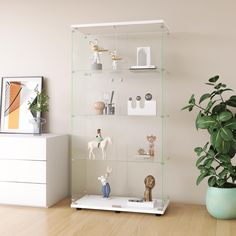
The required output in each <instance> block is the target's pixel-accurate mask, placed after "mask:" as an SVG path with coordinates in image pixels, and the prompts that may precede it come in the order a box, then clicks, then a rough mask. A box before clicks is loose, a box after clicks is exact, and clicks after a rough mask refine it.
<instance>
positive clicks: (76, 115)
mask: <svg viewBox="0 0 236 236" xmlns="http://www.w3.org/2000/svg"><path fill="white" fill-rule="evenodd" d="M71 117H72V118H73V119H76V118H78V119H79V118H87V117H88V118H89V117H90V118H98V119H113V118H114V119H115V118H127V117H129V118H150V119H151V118H153V119H155V118H160V119H161V118H167V117H169V115H156V116H152V115H150V116H149V115H132V116H131V115H127V114H119V115H96V114H72V115H71Z"/></svg>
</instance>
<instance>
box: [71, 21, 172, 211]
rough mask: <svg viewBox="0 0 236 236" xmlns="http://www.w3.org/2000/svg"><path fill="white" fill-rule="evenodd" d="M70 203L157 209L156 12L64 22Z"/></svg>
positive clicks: (161, 117) (160, 70)
mask: <svg viewBox="0 0 236 236" xmlns="http://www.w3.org/2000/svg"><path fill="white" fill-rule="evenodd" d="M71 28H72V92H71V94H72V96H71V104H72V105H71V173H72V174H71V181H72V183H71V191H72V192H71V196H72V203H71V207H73V208H76V209H83V208H84V209H101V210H111V211H116V212H121V211H127V212H140V213H141V212H143V213H150V214H156V215H162V214H164V212H165V210H166V208H167V206H168V204H169V199H168V197H167V196H166V195H165V192H164V182H165V178H164V176H165V172H164V167H165V163H166V158H165V150H164V141H163V140H164V134H165V128H164V127H165V118H166V115H165V109H164V108H165V106H164V102H165V97H164V94H165V93H164V89H165V86H164V75H165V70H164V63H163V61H164V60H163V56H164V51H163V44H164V39H165V37H166V35H167V33H168V28H167V26H166V24H165V22H164V21H163V20H151V21H134V22H112V23H98V24H80V25H72V26H71Z"/></svg>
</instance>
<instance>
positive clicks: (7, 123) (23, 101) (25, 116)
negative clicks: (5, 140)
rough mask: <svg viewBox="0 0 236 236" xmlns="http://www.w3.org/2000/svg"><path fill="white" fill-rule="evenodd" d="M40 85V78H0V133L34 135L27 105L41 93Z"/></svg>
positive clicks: (31, 117)
mask: <svg viewBox="0 0 236 236" xmlns="http://www.w3.org/2000/svg"><path fill="white" fill-rule="evenodd" d="M42 84H43V77H41V76H32V77H29V76H26V77H3V78H2V87H1V103H0V104H1V120H0V127H1V130H0V132H2V133H34V130H33V125H32V123H31V122H30V121H31V120H32V119H33V114H32V113H31V112H30V110H29V109H28V108H29V105H28V103H29V101H34V100H35V99H36V95H37V91H38V92H41V91H42ZM39 115H40V114H39Z"/></svg>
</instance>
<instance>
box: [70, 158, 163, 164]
mask: <svg viewBox="0 0 236 236" xmlns="http://www.w3.org/2000/svg"><path fill="white" fill-rule="evenodd" d="M72 161H86V162H104V163H105V162H106V164H108V163H109V162H110V163H114V162H117V163H146V164H147V163H149V164H157V165H164V164H165V162H164V161H157V160H153V159H141V158H140V160H139V159H137V160H111V159H109V160H108V159H107V160H102V159H97V160H96V159H95V160H92V159H88V158H87V157H85V158H82V157H81V158H78V157H72Z"/></svg>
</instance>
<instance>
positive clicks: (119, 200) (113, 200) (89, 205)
mask: <svg viewBox="0 0 236 236" xmlns="http://www.w3.org/2000/svg"><path fill="white" fill-rule="evenodd" d="M129 199H130V198H128V197H115V196H112V197H110V198H103V197H102V196H100V195H85V196H84V197H82V198H80V199H79V200H77V201H75V202H73V203H72V204H71V207H72V208H76V209H93V210H105V211H114V212H136V213H148V214H154V215H163V214H164V213H165V211H166V209H167V207H168V205H169V200H163V201H162V200H161V199H156V202H157V207H155V208H144V207H134V206H128V205H127V202H128V200H129Z"/></svg>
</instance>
